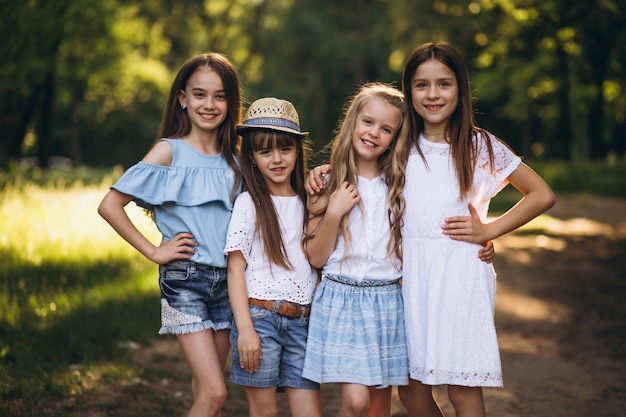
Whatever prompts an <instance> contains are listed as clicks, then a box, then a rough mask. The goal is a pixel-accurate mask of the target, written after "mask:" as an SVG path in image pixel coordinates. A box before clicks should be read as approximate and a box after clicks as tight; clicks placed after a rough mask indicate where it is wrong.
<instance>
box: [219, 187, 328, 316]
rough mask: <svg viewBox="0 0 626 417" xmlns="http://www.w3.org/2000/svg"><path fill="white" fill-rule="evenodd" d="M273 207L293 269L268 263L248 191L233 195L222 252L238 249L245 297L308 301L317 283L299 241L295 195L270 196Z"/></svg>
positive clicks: (299, 214) (298, 205)
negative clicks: (245, 265)
mask: <svg viewBox="0 0 626 417" xmlns="http://www.w3.org/2000/svg"><path fill="white" fill-rule="evenodd" d="M272 202H273V203H274V207H276V213H277V215H278V221H279V223H280V232H281V236H282V239H283V244H284V245H285V249H286V250H287V258H288V259H289V262H290V263H291V265H292V266H293V268H294V269H293V270H289V269H285V268H282V267H281V266H278V265H273V264H271V263H270V262H269V260H268V258H267V255H266V253H265V248H264V246H263V238H262V236H261V232H260V230H257V224H256V208H255V205H254V202H253V201H252V198H251V197H250V194H249V193H248V192H244V193H242V194H240V195H239V196H238V197H237V200H236V201H235V206H234V208H233V214H232V217H231V220H230V224H229V226H228V234H227V237H226V247H225V248H224V253H225V254H228V253H230V252H234V251H241V253H242V254H243V256H244V258H245V260H246V262H247V263H248V265H247V267H246V271H245V278H246V284H247V286H248V296H249V297H252V298H258V299H261V300H281V301H289V302H293V303H297V304H309V303H310V302H311V301H312V299H313V293H314V291H315V287H316V285H317V272H316V271H315V269H314V268H313V267H312V266H311V265H310V264H309V261H308V259H307V257H306V255H305V254H304V253H303V251H302V246H301V244H300V242H301V240H302V220H303V215H304V212H303V206H302V202H301V201H300V199H299V198H298V197H297V196H294V197H278V196H272Z"/></svg>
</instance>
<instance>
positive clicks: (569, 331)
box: [0, 0, 626, 417]
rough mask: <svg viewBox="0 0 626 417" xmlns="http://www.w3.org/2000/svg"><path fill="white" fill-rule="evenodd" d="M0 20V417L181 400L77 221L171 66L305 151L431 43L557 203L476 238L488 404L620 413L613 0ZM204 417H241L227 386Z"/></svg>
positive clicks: (625, 272)
mask: <svg viewBox="0 0 626 417" xmlns="http://www.w3.org/2000/svg"><path fill="white" fill-rule="evenodd" d="M0 19H1V23H0V51H1V54H0V56H1V57H2V60H1V61H0V126H1V127H2V139H1V140H0V416H20V417H42V416H43V417H68V416H71V417H102V416H121V415H123V416H125V417H134V416H137V417H139V416H141V417H146V416H156V417H165V416H173V415H183V414H184V413H185V412H186V410H188V408H189V405H190V403H191V401H192V399H191V390H190V389H189V378H190V377H189V374H188V369H187V367H186V364H185V363H184V360H183V358H182V355H181V353H180V351H179V348H178V345H177V343H176V340H175V338H173V337H169V336H164V337H157V335H156V333H157V330H158V328H159V326H160V314H159V308H160V306H159V301H158V300H159V288H158V280H157V271H156V265H154V264H153V263H151V262H149V261H148V260H146V259H145V258H143V257H142V256H141V255H140V254H139V253H138V252H137V251H135V250H134V249H133V248H132V247H131V246H130V245H128V244H127V243H126V242H124V241H123V240H122V239H121V238H120V237H119V236H118V235H117V234H116V233H115V232H114V231H113V230H112V228H111V227H109V225H108V224H106V222H105V221H104V220H103V219H102V218H100V217H99V216H98V215H97V213H96V208H97V206H98V204H99V202H100V201H101V199H102V197H103V196H104V195H105V193H106V192H107V190H108V187H109V186H110V185H111V184H112V183H113V182H115V180H116V179H117V178H118V177H119V176H120V175H121V173H122V172H123V170H124V169H125V168H128V167H129V166H131V165H132V164H134V163H135V162H136V161H138V160H140V159H141V158H142V157H143V155H144V154H145V153H146V152H147V151H148V149H149V148H150V146H151V145H152V144H153V143H154V141H155V139H156V135H157V130H158V125H159V121H160V118H161V113H162V111H163V106H164V103H165V99H166V95H167V93H168V90H169V87H170V85H171V82H172V80H173V77H174V75H175V73H176V71H177V70H178V68H179V67H180V66H181V65H182V64H183V62H184V61H185V60H186V59H188V58H189V57H190V56H192V55H195V54H198V53H203V52H207V51H218V52H221V53H223V54H225V55H226V56H228V57H229V58H230V59H231V61H232V62H233V63H234V64H235V66H236V67H237V69H238V71H239V75H240V79H241V81H242V83H243V90H244V95H245V98H246V101H247V103H250V102H252V101H254V100H255V99H257V98H259V97H261V96H277V97H280V98H284V99H287V100H290V101H292V102H293V103H294V104H295V106H296V108H297V109H298V111H299V113H300V118H301V124H302V127H303V128H304V129H305V130H307V131H309V132H311V139H312V140H313V141H314V147H315V149H316V150H321V149H322V148H323V147H324V145H325V144H326V143H327V142H328V140H329V139H330V138H331V137H332V134H333V131H334V129H335V128H336V125H337V121H338V119H339V117H340V115H341V110H342V107H343V105H344V103H345V102H346V100H347V98H348V97H349V96H350V95H351V94H353V93H354V92H355V91H356V89H357V88H358V86H359V85H360V84H362V83H365V82H368V81H382V82H388V83H394V84H395V85H396V86H397V87H401V83H400V80H401V75H402V69H403V66H404V62H405V60H406V57H407V56H408V55H409V54H410V53H411V51H412V50H413V49H414V48H415V47H416V46H418V45H421V44H422V43H425V42H430V41H437V40H446V41H448V42H450V43H451V44H453V45H454V46H455V47H456V48H458V49H459V50H460V52H461V53H462V54H463V56H464V57H465V59H466V62H467V64H468V65H469V68H470V73H471V74H470V75H471V80H472V90H473V95H474V97H475V99H476V101H475V110H476V114H475V117H476V120H477V122H478V123H479V125H481V126H482V127H484V128H486V129H488V130H490V131H492V132H493V133H495V134H496V135H498V136H499V137H501V138H502V139H503V140H505V141H506V142H507V143H508V144H509V145H510V146H511V147H512V148H513V149H514V150H515V151H516V152H517V153H518V154H520V155H522V156H523V157H524V159H525V162H527V163H528V164H529V165H531V167H532V168H533V169H535V170H536V171H537V172H539V173H540V174H541V175H542V177H543V178H544V179H545V180H546V181H547V182H548V184H550V186H552V188H553V189H554V191H555V192H557V195H558V201H559V202H558V204H557V206H555V207H554V208H553V209H552V210H550V211H549V212H548V213H546V214H545V215H542V216H540V217H539V218H538V219H536V220H535V221H533V222H531V223H529V224H528V225H527V227H524V228H522V229H521V230H519V231H517V232H516V233H514V234H512V236H510V237H504V238H500V239H498V240H497V242H496V247H497V248H496V252H497V257H496V260H495V264H496V270H497V271H498V300H499V302H498V303H497V308H496V319H497V321H498V329H499V342H500V344H501V350H502V355H503V364H504V372H505V374H506V375H505V377H506V378H505V379H506V381H507V382H506V384H507V385H506V387H507V388H505V390H491V391H489V390H488V391H486V394H485V395H486V403H487V408H488V410H489V412H490V413H491V414H493V415H498V416H499V417H519V416H534V417H548V416H549V417H578V416H589V415H593V416H597V417H616V416H622V415H623V414H624V409H625V408H626V405H625V404H626V388H625V387H626V381H625V379H624V375H626V361H625V360H624V358H625V357H626V333H625V332H624V331H623V328H624V323H625V322H626V304H625V303H624V302H623V300H624V296H625V295H626V279H625V278H626V257H624V254H625V253H626V120H625V119H626V70H625V68H624V66H625V65H626V24H625V23H626V1H624V0H598V1H582V0H476V1H471V0H470V1H461V0H449V1H443V0H438V1H432V0H428V1H427V0H344V1H337V0H187V1H180V0H150V1H139V0H54V1H50V0H47V1H46V0H0ZM246 108H247V104H246ZM324 157H325V154H324V153H323V152H318V153H317V158H316V160H315V161H313V162H314V163H316V162H322V161H323V159H324ZM510 188H511V187H509V190H508V191H507V190H504V191H503V192H501V193H500V194H499V195H498V196H497V197H496V198H495V199H494V200H493V202H492V204H491V207H490V215H498V213H502V212H503V211H505V210H506V209H508V208H509V207H510V206H511V205H512V204H514V203H515V202H516V201H517V200H518V199H519V194H518V193H517V192H515V190H510ZM510 191H513V194H511V193H510ZM127 209H128V212H129V215H131V217H132V219H133V221H134V222H135V223H136V224H137V225H138V227H140V229H141V230H142V231H144V232H145V234H146V235H147V236H148V237H149V238H150V239H151V240H152V241H153V242H154V243H155V244H158V241H159V239H160V234H159V233H158V231H157V230H156V228H155V226H154V224H153V223H152V222H151V221H150V219H149V218H148V217H146V216H145V213H144V212H143V211H142V210H141V209H139V208H138V207H136V206H134V205H129V206H128V207H127ZM226 374H228V370H227V372H226ZM328 392H329V393H330V394H329V396H328V397H326V396H325V397H324V401H323V403H324V405H325V407H326V406H327V407H330V408H329V409H330V410H333V407H335V406H336V399H337V398H338V397H337V395H336V394H337V392H338V390H337V389H334V388H333V387H331V388H330V390H329V391H328ZM444 395H445V394H442V396H444ZM282 398H283V400H284V397H282ZM394 404H396V406H397V407H398V410H397V412H394V416H397V417H405V416H406V414H405V413H404V412H403V411H402V409H401V406H400V405H399V403H398V401H397V399H396V401H395V403H394ZM226 407H227V409H225V410H224V415H225V416H240V415H241V416H243V415H247V405H246V399H245V394H244V392H243V389H242V388H241V387H237V386H232V384H231V385H229V400H228V401H227V405H226ZM446 407H448V410H449V409H450V408H449V407H450V405H449V404H447V405H446ZM284 415H287V414H286V413H285V414H284ZM325 415H334V411H333V412H330V411H329V412H326V413H325Z"/></svg>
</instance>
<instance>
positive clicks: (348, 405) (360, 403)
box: [342, 395, 369, 416]
mask: <svg viewBox="0 0 626 417" xmlns="http://www.w3.org/2000/svg"><path fill="white" fill-rule="evenodd" d="M342 402H343V404H342V408H343V409H344V410H345V411H346V415H350V416H365V415H367V411H368V409H369V400H368V398H367V397H364V396H354V395H353V396H350V397H348V398H343V399H342Z"/></svg>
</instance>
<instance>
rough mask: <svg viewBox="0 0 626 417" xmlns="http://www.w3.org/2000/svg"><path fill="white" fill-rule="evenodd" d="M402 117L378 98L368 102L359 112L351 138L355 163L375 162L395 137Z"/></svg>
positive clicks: (392, 107) (391, 106)
mask: <svg viewBox="0 0 626 417" xmlns="http://www.w3.org/2000/svg"><path fill="white" fill-rule="evenodd" d="M401 123H402V115H401V114H400V112H399V111H398V109H397V108H396V107H394V106H393V105H391V104H390V103H388V102H386V101H385V100H383V99H380V98H373V99H371V100H369V101H368V102H367V103H365V105H364V106H363V108H362V109H361V111H359V113H358V115H357V117H356V121H355V126H354V134H353V136H352V146H353V147H354V150H355V156H356V158H357V163H358V162H359V161H360V162H375V161H378V158H379V157H380V156H381V155H382V154H383V153H384V152H385V151H386V150H387V149H389V146H391V143H392V142H393V140H394V139H395V137H396V134H397V132H398V129H399V128H400V124H401Z"/></svg>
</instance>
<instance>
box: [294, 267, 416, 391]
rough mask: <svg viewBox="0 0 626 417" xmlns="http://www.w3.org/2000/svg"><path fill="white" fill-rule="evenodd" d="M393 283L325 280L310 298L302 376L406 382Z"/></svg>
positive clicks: (403, 341)
mask: <svg viewBox="0 0 626 417" xmlns="http://www.w3.org/2000/svg"><path fill="white" fill-rule="evenodd" d="M407 357H408V356H407V347H406V338H405V333H404V308H403V302H402V291H401V288H400V283H399V280H394V281H388V280H377V281H362V282H358V281H354V280H351V279H348V278H344V277H339V276H325V277H324V278H323V279H322V282H321V283H320V285H319V287H318V289H317V291H316V293H315V297H314V299H313V305H312V308H311V316H310V320H309V334H308V339H307V349H306V356H305V360H304V369H303V376H304V377H305V378H307V379H310V380H312V381H315V382H318V383H321V384H325V383H355V384H361V385H365V386H373V387H376V388H385V387H388V386H392V385H407V384H408V358H407Z"/></svg>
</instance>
